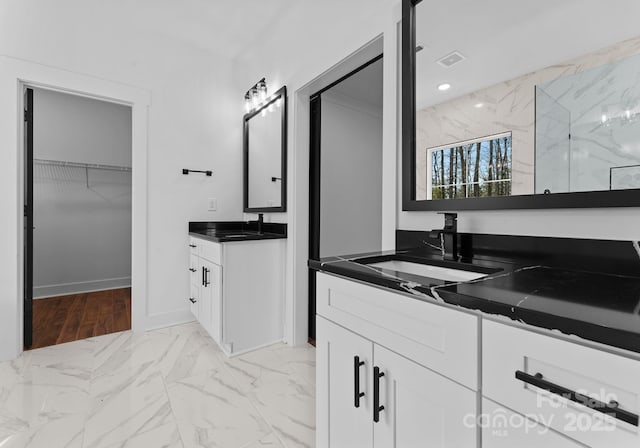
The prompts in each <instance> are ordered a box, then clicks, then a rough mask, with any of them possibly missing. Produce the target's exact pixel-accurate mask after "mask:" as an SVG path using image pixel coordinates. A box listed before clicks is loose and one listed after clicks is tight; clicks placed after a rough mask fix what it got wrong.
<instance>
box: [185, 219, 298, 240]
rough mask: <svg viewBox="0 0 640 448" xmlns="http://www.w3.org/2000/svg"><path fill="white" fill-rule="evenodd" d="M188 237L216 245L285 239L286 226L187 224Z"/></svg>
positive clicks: (210, 222)
mask: <svg viewBox="0 0 640 448" xmlns="http://www.w3.org/2000/svg"><path fill="white" fill-rule="evenodd" d="M189 235H190V236H194V237H196V238H202V239H205V240H209V241H213V242H216V243H227V242H238V241H252V240H274V239H283V238H287V225H286V224H281V223H273V222H265V223H263V225H262V230H261V231H259V229H258V223H257V222H256V221H209V222H206V221H199V222H190V223H189Z"/></svg>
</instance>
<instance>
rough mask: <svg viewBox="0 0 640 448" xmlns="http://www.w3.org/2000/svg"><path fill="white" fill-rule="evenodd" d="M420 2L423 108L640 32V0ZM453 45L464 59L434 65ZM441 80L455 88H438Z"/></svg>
mask: <svg viewBox="0 0 640 448" xmlns="http://www.w3.org/2000/svg"><path fill="white" fill-rule="evenodd" d="M416 8H417V12H416V29H417V32H416V43H418V44H422V45H423V46H424V50H422V51H420V52H418V53H417V55H416V60H417V62H416V91H417V94H416V103H417V106H418V108H419V109H421V108H423V107H426V106H429V105H433V104H438V103H441V102H444V101H447V100H450V99H453V98H456V97H458V96H461V95H464V94H467V93H471V92H474V91H476V90H478V89H480V88H483V87H488V86H491V85H494V84H497V83H499V82H502V81H506V80H509V79H513V78H516V77H518V76H521V75H523V74H526V73H530V72H532V71H535V70H537V69H540V68H544V67H548V66H550V65H554V64H559V63H562V62H564V61H567V60H569V59H572V58H574V57H577V56H580V55H583V54H586V53H589V52H591V51H593V50H596V49H600V48H603V47H606V46H609V45H612V44H614V43H617V42H620V41H623V40H626V39H629V38H632V37H636V36H638V35H640V28H639V27H638V17H640V1H638V0H610V1H602V0H535V1H514V0H483V1H478V0H447V1H441V2H438V1H432V0H423V1H422V2H421V3H419V4H418V6H417V7H416ZM454 50H458V51H459V52H461V53H462V54H463V55H464V56H466V58H467V59H465V60H464V61H462V62H459V63H458V64H456V65H454V66H452V67H450V68H444V67H441V66H440V65H439V64H437V63H436V61H437V60H438V59H440V58H442V57H443V56H445V55H447V54H449V53H451V52H452V51H454ZM443 82H448V83H450V84H451V85H452V87H451V89H449V90H448V91H446V92H440V91H438V90H437V88H436V87H437V85H438V84H440V83H443Z"/></svg>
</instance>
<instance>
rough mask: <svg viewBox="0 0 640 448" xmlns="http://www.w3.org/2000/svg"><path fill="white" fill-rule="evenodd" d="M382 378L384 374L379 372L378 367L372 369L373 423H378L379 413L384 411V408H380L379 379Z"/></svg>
mask: <svg viewBox="0 0 640 448" xmlns="http://www.w3.org/2000/svg"><path fill="white" fill-rule="evenodd" d="M383 376H384V372H381V371H380V367H378V366H375V367H374V368H373V421H374V422H376V423H378V422H379V421H380V411H384V406H380V378H382V377H383Z"/></svg>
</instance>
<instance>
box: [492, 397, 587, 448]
mask: <svg viewBox="0 0 640 448" xmlns="http://www.w3.org/2000/svg"><path fill="white" fill-rule="evenodd" d="M482 416H483V419H482V420H481V427H482V448H514V447H517V448H540V447H549V448H584V445H583V444H582V443H578V442H576V441H575V440H573V439H570V438H568V437H566V436H563V435H561V434H559V433H557V432H555V431H554V430H552V429H549V428H547V427H546V426H543V425H540V424H538V423H535V422H533V421H532V420H529V419H527V418H525V417H523V416H522V415H520V414H516V413H515V412H511V411H509V410H507V409H505V408H504V407H502V406H500V405H498V404H496V403H494V402H492V401H490V400H487V399H484V400H482Z"/></svg>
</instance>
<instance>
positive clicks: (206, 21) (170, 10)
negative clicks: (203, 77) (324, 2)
mask: <svg viewBox="0 0 640 448" xmlns="http://www.w3.org/2000/svg"><path fill="white" fill-rule="evenodd" d="M304 3H308V0H297V1H296V0H268V1H266V0H233V1H231V0H227V1H220V0H180V1H179V2H178V1H176V0H136V1H127V0H111V1H108V2H95V1H94V2H91V16H93V17H98V18H101V20H108V21H110V22H111V23H113V25H114V32H117V27H119V26H123V25H124V26H129V27H135V28H136V29H139V30H140V31H141V32H147V33H151V34H154V35H160V36H164V37H167V38H170V39H174V40H177V41H181V42H183V43H184V44H186V45H189V46H194V47H196V48H200V49H201V50H203V51H207V52H210V53H214V54H218V55H222V56H225V57H228V58H234V57H236V56H238V55H239V54H241V53H242V52H243V51H245V50H246V49H247V48H248V47H250V46H251V45H253V44H255V43H256V42H259V41H260V40H261V39H262V38H263V37H264V36H265V35H266V34H267V33H270V32H272V31H273V29H274V28H277V27H278V23H279V22H280V21H281V20H282V19H283V17H286V16H287V15H288V14H289V13H290V11H291V10H294V9H297V8H298V6H300V4H304Z"/></svg>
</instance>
